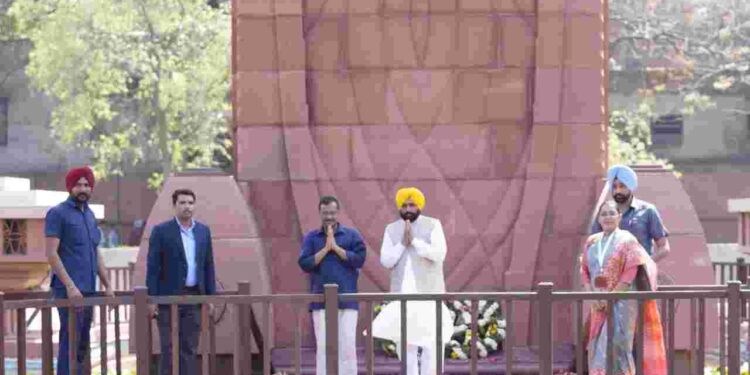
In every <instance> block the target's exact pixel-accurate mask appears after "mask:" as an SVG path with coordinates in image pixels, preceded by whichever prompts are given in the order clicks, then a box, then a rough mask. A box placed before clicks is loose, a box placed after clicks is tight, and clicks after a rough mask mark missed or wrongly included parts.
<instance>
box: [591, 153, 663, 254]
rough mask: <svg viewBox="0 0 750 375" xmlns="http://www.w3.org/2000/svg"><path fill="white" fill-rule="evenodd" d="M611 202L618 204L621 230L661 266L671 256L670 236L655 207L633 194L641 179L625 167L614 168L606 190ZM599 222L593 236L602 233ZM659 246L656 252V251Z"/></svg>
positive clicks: (593, 227)
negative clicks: (608, 192)
mask: <svg viewBox="0 0 750 375" xmlns="http://www.w3.org/2000/svg"><path fill="white" fill-rule="evenodd" d="M606 188H608V189H610V192H611V194H612V199H614V200H615V202H617V206H618V210H619V211H620V213H622V220H621V221H620V229H624V230H627V231H628V232H630V233H632V234H633V235H634V236H635V238H637V239H638V242H640V244H641V246H643V248H644V249H646V252H648V253H649V255H651V258H652V259H653V260H654V261H655V262H658V261H660V260H662V259H664V257H666V256H667V254H668V253H669V250H670V248H669V241H668V240H667V237H668V236H669V232H667V229H666V228H664V224H663V223H662V221H661V216H660V215H659V211H658V210H657V209H656V206H654V205H653V204H651V203H649V202H646V201H642V200H640V199H637V198H635V196H634V195H633V192H635V190H636V189H637V188H638V175H636V173H635V171H634V170H633V169H631V168H630V167H628V166H626V165H615V166H613V167H611V168H609V170H608V171H607V186H606ZM601 231H602V228H601V226H600V225H599V223H598V221H594V224H593V225H592V227H591V233H592V234H593V233H598V232H601ZM654 245H656V248H654Z"/></svg>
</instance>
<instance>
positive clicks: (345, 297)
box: [0, 281, 750, 375]
mask: <svg viewBox="0 0 750 375" xmlns="http://www.w3.org/2000/svg"><path fill="white" fill-rule="evenodd" d="M27 297H28V296H27ZM451 300H470V301H474V302H478V301H480V300H485V301H489V300H491V301H497V302H498V303H500V304H501V306H502V310H503V311H504V313H505V315H506V317H507V325H506V329H507V331H506V338H505V341H504V343H503V347H504V348H505V352H504V355H505V373H506V374H512V373H513V370H514V362H513V359H514V357H513V352H514V347H516V345H515V341H516V339H517V338H516V337H514V336H515V335H514V333H513V328H514V324H513V320H512V318H513V316H514V309H516V308H525V307H524V304H531V306H533V309H531V310H529V311H532V313H531V315H530V316H531V317H532V318H533V319H534V323H535V331H534V332H535V337H534V341H535V344H536V345H537V346H538V358H539V373H540V374H544V375H551V374H552V371H553V362H554V358H553V339H554V334H553V322H555V320H556V318H559V317H560V316H559V315H558V316H557V317H556V315H557V312H558V311H561V309H560V307H561V305H569V306H571V307H572V310H573V314H572V315H573V325H574V327H575V328H576V329H575V333H574V335H573V340H572V341H573V342H574V343H575V344H576V345H575V368H576V369H577V371H578V373H579V374H581V373H582V372H581V369H583V368H585V357H584V353H585V348H584V347H583V345H582V342H583V335H582V332H583V321H584V317H585V315H586V309H585V307H586V303H587V302H588V301H601V300H604V301H607V304H608V306H609V310H608V311H609V319H612V311H613V309H612V307H613V306H614V303H615V302H616V301H619V300H635V301H638V305H639V307H640V308H641V309H642V308H643V306H644V301H647V300H656V301H659V302H660V303H661V311H662V316H661V317H662V325H663V328H664V333H665V334H664V341H665V343H664V344H665V348H666V352H667V364H668V369H669V374H675V373H676V372H675V371H676V367H675V362H676V351H677V350H676V348H675V333H676V332H677V330H678V329H679V330H687V331H689V332H690V344H691V345H690V348H689V349H688V350H689V351H690V353H691V357H690V358H691V360H690V366H689V370H688V373H689V374H703V371H704V367H705V363H706V359H705V358H706V341H707V335H708V334H711V333H710V332H707V330H706V329H705V324H704V323H705V322H706V319H707V318H708V313H707V310H708V308H709V307H710V306H711V305H710V304H711V303H713V302H711V301H716V302H718V304H719V305H720V306H725V307H726V312H727V313H726V315H725V316H726V317H727V319H726V324H722V325H721V328H720V330H719V332H718V335H719V338H720V339H719V342H720V343H721V345H722V350H721V354H720V359H721V366H720V367H721V372H722V374H723V373H725V372H724V368H725V367H726V371H727V372H726V373H727V374H728V375H740V372H739V371H740V365H741V363H740V362H741V358H740V342H741V341H740V340H741V337H740V326H741V311H742V309H743V307H745V306H746V304H747V303H748V302H749V301H750V289H742V288H741V284H740V283H739V282H737V281H730V282H729V283H728V284H727V285H724V286H720V285H718V286H717V285H707V286H700V285H695V286H668V287H663V288H660V290H658V291H655V292H617V293H606V292H605V293H602V292H579V291H556V290H554V286H553V284H551V283H540V284H538V285H537V286H536V288H535V290H533V291H525V292H494V293H443V294H391V293H358V294H338V288H337V287H336V286H335V285H327V286H326V287H325V292H324V294H317V295H313V294H275V295H252V294H250V285H249V283H240V284H239V285H238V291H237V292H230V293H222V294H218V295H212V296H195V295H190V296H158V297H157V296H149V295H147V291H146V289H145V288H143V287H138V288H136V290H135V291H134V292H132V293H130V292H122V293H118V294H117V296H115V297H103V296H95V297H89V298H86V299H84V300H83V301H82V302H81V303H78V304H75V303H72V302H71V301H69V300H53V299H50V298H48V297H47V298H44V299H38V298H33V299H29V298H9V296H6V295H2V294H0V319H4V318H5V314H7V312H9V311H16V312H17V315H18V316H19V319H18V322H25V320H24V319H21V318H23V317H24V314H25V310H26V309H31V308H39V309H41V311H42V319H43V335H42V341H43V345H42V346H43V355H42V357H43V358H42V359H43V372H42V373H43V374H51V373H52V330H51V309H52V308H56V307H80V306H95V307H96V308H97V309H98V315H99V318H100V319H101V321H102V322H107V321H108V317H107V312H106V311H107V310H106V309H107V308H108V307H117V306H126V305H132V306H134V308H135V315H134V317H133V318H134V319H133V320H131V324H133V323H134V324H135V335H136V336H135V339H136V340H137V343H138V345H136V353H135V354H136V358H137V369H138V373H139V374H148V373H149V371H148V370H149V368H150V366H151V360H152V357H151V348H152V332H151V319H150V316H149V305H152V304H157V305H169V306H170V314H171V316H172V317H173V318H174V317H176V316H177V313H178V305H182V304H201V305H203V306H202V307H201V309H202V312H203V314H202V324H201V342H202V345H201V346H202V349H201V350H200V352H199V354H200V365H201V368H202V370H203V372H202V373H203V374H216V373H217V371H216V370H217V369H216V361H215V354H216V344H215V327H214V326H213V320H212V319H209V318H208V314H207V312H208V309H207V306H206V305H205V304H207V303H211V304H226V305H227V306H230V307H231V313H232V315H233V316H234V319H233V322H232V324H234V325H235V328H234V329H233V330H232V332H233V336H234V337H233V338H234V347H233V353H232V355H233V366H232V367H233V373H234V374H236V375H243V374H248V373H250V368H251V365H252V364H251V362H252V360H251V357H250V348H251V342H252V341H251V340H255V343H256V346H257V347H258V348H259V351H260V353H261V358H262V367H263V373H264V374H270V373H271V358H272V357H271V350H272V348H271V347H270V345H264V344H263V342H262V341H261V340H260V339H262V338H268V337H269V336H270V330H271V329H272V327H273V324H272V323H273V322H272V308H275V307H278V306H280V305H288V304H292V305H293V306H295V308H296V309H297V314H296V315H295V316H296V317H297V318H296V319H295V322H294V325H295V326H294V328H295V330H294V332H295V339H294V342H295V349H294V350H295V353H294V360H293V368H292V369H290V370H291V371H292V372H293V373H297V374H299V373H300V371H301V370H302V360H301V358H302V351H301V348H302V345H301V343H302V330H301V323H302V322H301V319H300V318H301V317H302V316H303V314H304V312H305V311H306V309H305V305H306V304H309V303H311V302H322V303H324V306H325V312H326V313H325V316H326V337H327V338H328V340H327V343H326V366H327V373H328V374H331V375H335V374H338V373H339V372H338V366H337V364H338V339H339V338H338V319H337V317H338V303H339V301H356V302H357V303H359V304H361V305H363V306H364V308H363V309H361V311H363V312H364V314H365V316H364V322H365V327H360V328H361V329H360V330H359V331H361V330H362V329H364V330H366V331H367V332H372V320H373V319H372V318H373V307H374V306H375V304H376V303H380V302H382V301H400V302H401V316H402V319H401V327H400V328H401V338H402V345H401V348H402V356H401V358H402V361H401V363H400V366H401V372H402V373H405V372H406V367H407V356H406V355H405V352H404V349H405V348H406V345H403V343H405V342H406V340H408V337H407V335H406V334H407V332H408V327H407V324H408V320H407V319H404V318H403V317H404V316H406V313H407V308H408V304H407V303H403V302H406V301H432V302H434V303H435V307H436V309H435V314H436V318H437V319H436V327H435V329H436V332H441V323H442V316H441V314H442V309H441V308H438V306H440V304H441V303H443V302H446V301H451ZM685 300H687V301H689V302H690V304H689V306H690V319H689V321H688V322H687V324H686V325H684V326H680V327H677V326H676V322H675V306H676V303H677V302H679V301H685ZM471 306H472V310H471V315H472V316H473V318H472V319H471V327H470V329H471V330H472V332H477V324H478V319H476V318H477V315H478V311H477V306H478V303H472V304H471ZM519 306H521V307H519ZM71 311H73V309H71ZM115 311H117V309H115ZM256 311H260V314H258V315H256V314H255V312H256ZM256 316H259V317H260V319H257V321H256ZM642 316H643V315H642V314H641V315H640V317H639V319H638V320H637V330H636V332H637V333H636V350H637V354H638V355H636V358H637V359H638V360H637V363H636V365H637V368H638V369H639V370H640V369H642V366H643V363H642V360H641V358H643V355H642V354H643V318H642ZM723 316H724V315H722V317H723ZM115 319H116V320H117V319H119V316H118V315H117V313H115ZM722 319H723V318H722ZM258 322H259V323H258ZM68 324H70V327H71V332H74V331H75V330H74V329H73V328H74V326H75V324H76V322H75V318H74V314H69V323H68ZM116 326H117V325H116ZM607 329H608V335H609V337H612V334H613V332H614V331H613V330H614V326H613V325H608V327H607ZM25 332H26V330H25V324H20V325H19V326H18V333H17V337H18V339H17V358H18V373H19V374H25V373H26V368H25V360H26V352H25V345H26V340H25ZM115 335H116V336H117V337H116V340H115V341H116V342H118V343H119V340H120V338H119V332H118V331H116V332H115ZM171 335H172V337H174V338H177V337H179V325H178V324H177V321H176V319H172V324H171ZM73 336H74V335H71V336H70V340H71V342H74V341H75V340H76V338H75V337H73ZM106 336H107V332H106V330H102V331H100V340H101V342H102V343H106V342H107V337H106ZM436 336H437V337H436V345H437V346H436V347H437V348H442V347H443V344H444V343H443V342H441V340H442V338H441V337H440V335H436ZM4 338H5V334H4V333H2V332H0V341H4ZM725 338H726V342H725ZM476 342H477V335H472V337H471V354H470V356H469V358H470V359H469V361H468V366H469V369H470V372H471V373H472V374H476V373H478V363H479V360H478V355H477V354H478V353H477V345H476ZM365 345H366V352H365V353H366V354H365V359H364V362H365V371H366V373H368V374H374V372H375V355H374V352H375V350H374V341H373V338H372V335H368V336H367V337H366V338H365ZM70 347H71V348H75V345H71V346H70ZM119 347H120V346H119V345H116V346H115V348H116V350H117V351H118V352H117V353H116V361H117V362H116V363H117V366H116V367H117V368H116V373H118V374H120V373H121V371H122V370H121V368H120V358H121V354H122V353H120V352H119ZM178 349H179V340H175V339H173V340H172V353H178ZM0 350H3V351H2V352H0V373H4V367H3V366H4V359H5V352H4V349H2V346H0ZM613 352H614V347H613V344H612V341H611V340H610V342H609V343H608V345H607V353H608V356H607V358H608V361H607V373H608V374H611V373H612V372H611V371H612V368H613V367H612V366H613V359H614V356H613V355H612V354H613ZM74 355H75V353H73V352H71V353H70V356H71V358H75V356H74ZM100 355H101V357H102V360H101V363H100V366H101V369H102V373H106V370H107V358H108V357H107V346H106V345H101V353H100ZM442 356H443V351H442V350H437V353H436V357H437V369H438V373H440V372H441V371H442V370H443V361H442V358H441V357H442ZM172 360H173V361H174V362H173V363H174V365H173V367H172V369H173V373H174V374H178V371H179V369H178V366H179V363H178V362H179V361H178V356H173V358H172ZM74 365H75V363H74V361H71V371H74V370H75V369H74ZM638 373H641V372H640V371H638ZM682 374H683V373H681V374H680V375H682Z"/></svg>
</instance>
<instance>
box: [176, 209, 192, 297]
mask: <svg viewBox="0 0 750 375" xmlns="http://www.w3.org/2000/svg"><path fill="white" fill-rule="evenodd" d="M175 220H177V218H175ZM177 225H178V226H179V227H180V237H182V247H183V248H184V249H185V259H186V260H187V278H186V279H185V286H196V285H198V274H197V267H196V261H195V258H196V254H195V233H194V231H193V229H195V220H190V227H189V228H185V227H183V226H182V224H180V221H179V220H177Z"/></svg>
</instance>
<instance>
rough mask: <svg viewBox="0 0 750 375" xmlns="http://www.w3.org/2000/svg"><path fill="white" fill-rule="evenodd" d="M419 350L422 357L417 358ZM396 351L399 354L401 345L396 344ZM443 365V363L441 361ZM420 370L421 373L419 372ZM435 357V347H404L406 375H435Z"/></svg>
mask: <svg viewBox="0 0 750 375" xmlns="http://www.w3.org/2000/svg"><path fill="white" fill-rule="evenodd" d="M419 348H422V356H421V358H420V357H419ZM396 350H397V352H398V353H401V345H400V344H396ZM443 363H445V361H443ZM420 370H421V371H420ZM436 371H437V355H436V354H435V345H434V344H433V345H430V346H421V347H420V346H416V345H406V374H407V375H436Z"/></svg>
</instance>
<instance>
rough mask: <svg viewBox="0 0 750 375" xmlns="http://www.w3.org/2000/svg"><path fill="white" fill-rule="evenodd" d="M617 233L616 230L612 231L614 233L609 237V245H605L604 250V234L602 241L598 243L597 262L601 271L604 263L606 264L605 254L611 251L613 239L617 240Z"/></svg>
mask: <svg viewBox="0 0 750 375" xmlns="http://www.w3.org/2000/svg"><path fill="white" fill-rule="evenodd" d="M615 231H616V230H614V231H612V233H611V234H610V235H609V239H607V243H606V244H605V245H604V248H602V240H604V234H602V239H601V240H599V242H597V246H598V248H597V250H598V251H597V253H596V257H597V260H598V261H599V268H600V269H601V268H602V266H603V263H604V254H605V252H606V251H607V249H609V245H610V243H612V239H613V238H615Z"/></svg>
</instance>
